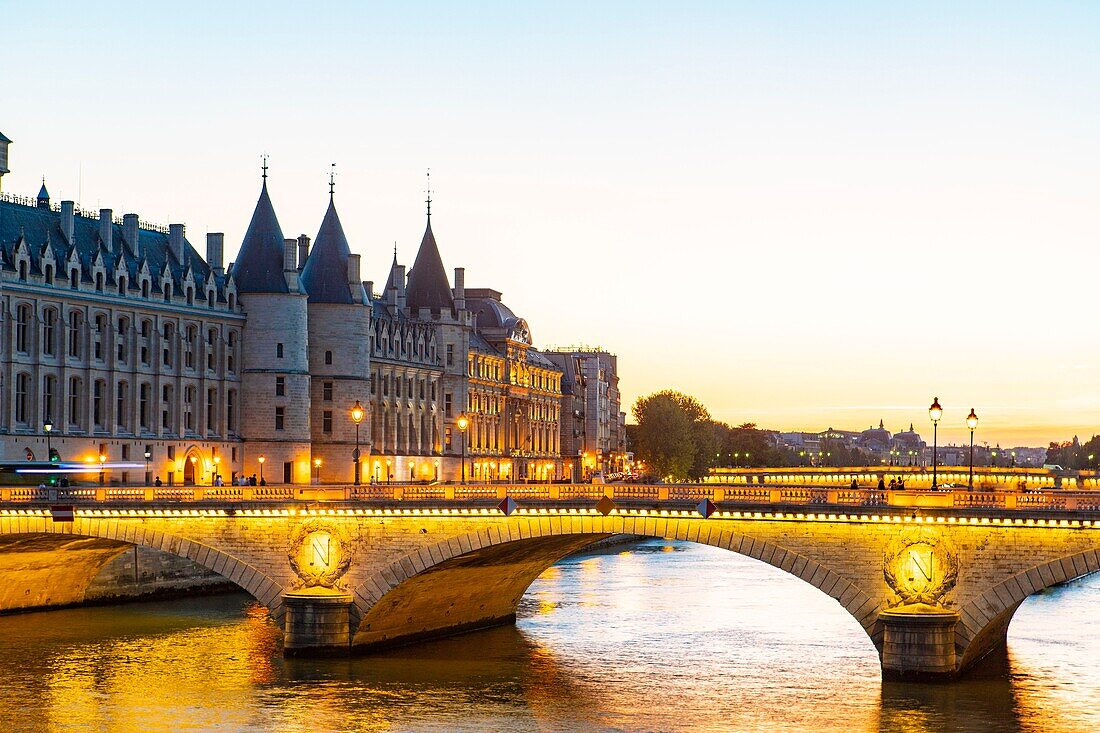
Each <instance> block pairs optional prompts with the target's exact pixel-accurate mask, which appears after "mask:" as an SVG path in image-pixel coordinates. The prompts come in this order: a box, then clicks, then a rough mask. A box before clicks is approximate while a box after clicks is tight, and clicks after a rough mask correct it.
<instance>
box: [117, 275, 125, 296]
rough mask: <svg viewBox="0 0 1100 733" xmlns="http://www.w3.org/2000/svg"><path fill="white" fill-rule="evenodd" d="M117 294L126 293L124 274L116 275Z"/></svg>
mask: <svg viewBox="0 0 1100 733" xmlns="http://www.w3.org/2000/svg"><path fill="white" fill-rule="evenodd" d="M118 294H119V295H126V276H125V275H119V276H118Z"/></svg>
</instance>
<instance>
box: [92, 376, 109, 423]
mask: <svg viewBox="0 0 1100 733" xmlns="http://www.w3.org/2000/svg"><path fill="white" fill-rule="evenodd" d="M105 388H106V383H105V382H104V381H103V380H102V379H97V380H96V381H95V382H94V383H93V384H92V424H93V425H95V427H97V428H102V427H103V392H104V391H105Z"/></svg>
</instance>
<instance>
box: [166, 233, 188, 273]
mask: <svg viewBox="0 0 1100 733" xmlns="http://www.w3.org/2000/svg"><path fill="white" fill-rule="evenodd" d="M184 232H185V230H184V227H183V224H169V225H168V248H169V249H171V250H172V254H174V255H175V256H176V262H179V263H180V264H181V265H182V264H184V261H183V247H184V245H183V242H184Z"/></svg>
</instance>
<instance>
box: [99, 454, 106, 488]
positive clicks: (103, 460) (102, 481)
mask: <svg viewBox="0 0 1100 733" xmlns="http://www.w3.org/2000/svg"><path fill="white" fill-rule="evenodd" d="M106 462H107V456H105V455H104V454H102V453H100V454H99V483H100V485H103V484H105V483H107V467H106V466H104V465H103V464H105V463H106Z"/></svg>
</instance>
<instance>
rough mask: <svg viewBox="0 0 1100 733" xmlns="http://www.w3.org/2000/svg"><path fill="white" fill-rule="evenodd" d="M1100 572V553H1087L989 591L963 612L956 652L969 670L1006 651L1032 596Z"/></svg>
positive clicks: (1043, 566)
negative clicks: (1011, 630)
mask: <svg viewBox="0 0 1100 733" xmlns="http://www.w3.org/2000/svg"><path fill="white" fill-rule="evenodd" d="M1098 571H1100V553H1098V552H1097V551H1096V550H1085V551H1083V552H1077V553H1074V554H1072V555H1067V556H1065V557H1061V558H1058V559H1055V560H1050V561H1049V562H1043V563H1039V564H1037V565H1034V566H1032V567H1030V568H1028V569H1027V570H1024V571H1022V572H1019V573H1016V574H1015V575H1013V576H1012V577H1010V578H1008V579H1006V580H1004V581H1001V582H1000V583H998V584H996V585H994V586H992V587H990V588H988V589H987V590H986V591H985V592H984V593H982V594H981V595H980V596H978V597H977V598H975V599H974V600H972V601H970V602H969V603H967V604H966V605H964V606H963V607H962V608H961V609H960V610H959V616H960V623H959V625H958V626H957V627H956V630H955V650H956V654H957V655H958V657H959V659H960V663H959V667H960V669H966V668H967V667H969V666H970V665H971V664H973V663H974V662H976V661H978V660H979V659H981V658H982V657H984V656H985V655H986V654H988V653H989V652H991V651H993V650H994V649H995V648H997V647H1003V646H1004V644H1005V641H1006V638H1007V635H1008V627H1009V624H1010V623H1011V622H1012V617H1013V616H1014V615H1015V614H1016V609H1018V608H1019V607H1020V604H1021V603H1023V602H1024V601H1025V600H1026V599H1027V597H1028V596H1031V595H1034V594H1035V593H1038V592H1039V591H1042V590H1045V589H1046V588H1050V587H1052V586H1055V585H1059V584H1061V583H1065V582H1068V581H1071V580H1077V579H1078V578H1083V577H1085V576H1086V575H1091V574H1092V573H1095V572H1098Z"/></svg>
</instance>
